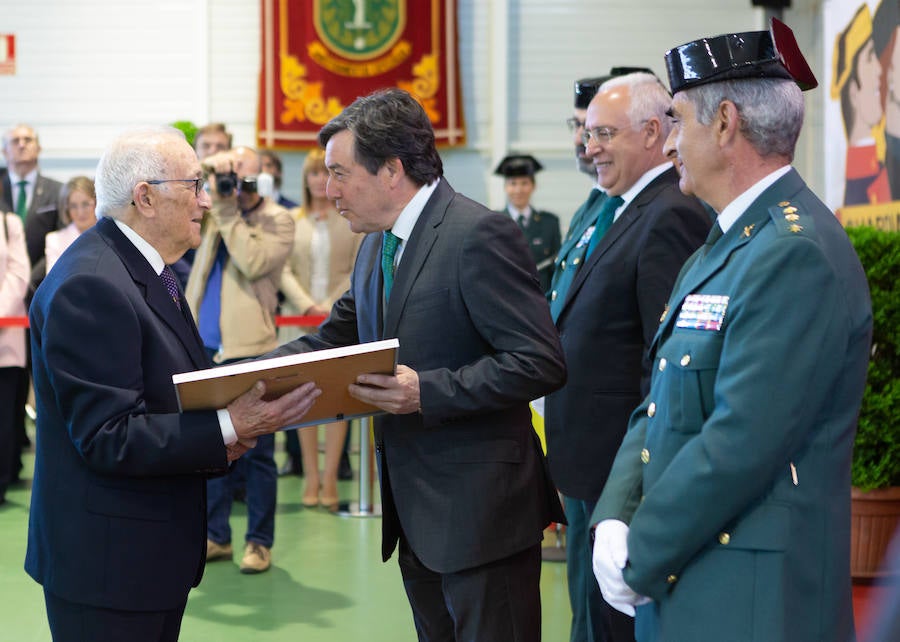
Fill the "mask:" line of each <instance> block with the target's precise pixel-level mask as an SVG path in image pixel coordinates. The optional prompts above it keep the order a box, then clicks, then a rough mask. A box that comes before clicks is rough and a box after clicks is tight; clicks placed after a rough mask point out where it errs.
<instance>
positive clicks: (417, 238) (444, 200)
mask: <svg viewBox="0 0 900 642" xmlns="http://www.w3.org/2000/svg"><path fill="white" fill-rule="evenodd" d="M455 194H456V193H455V192H454V191H453V188H452V187H450V185H449V184H448V183H447V180H446V179H444V178H442V179H441V182H440V184H439V185H438V187H437V189H436V190H435V191H434V193H433V194H432V195H431V198H430V199H428V202H427V203H426V204H425V207H424V208H423V209H422V213H421V214H420V215H419V220H418V221H416V225H415V227H413V231H412V234H411V235H410V237H409V240H408V241H407V242H406V245H405V246H404V248H403V257H402V259H401V262H400V265H399V266H398V268H397V272H396V274H394V285H393V287H392V289H391V300H390V301H389V302H388V306H387V313H386V314H385V319H384V336H385V337H392V336H394V335H395V334H396V332H397V324H398V323H399V321H400V315H401V313H402V312H403V307H404V306H405V305H406V299H407V297H408V296H409V292H410V289H411V288H412V284H413V283H414V282H415V280H416V278H417V277H418V275H419V273H420V272H421V271H422V268H423V267H424V266H425V260H426V259H427V258H428V255H429V254H430V253H431V248H432V247H433V246H434V242H435V241H436V240H437V237H438V229H439V228H440V224H441V222H442V221H443V220H444V214H445V213H446V212H447V207H448V206H449V205H450V201H452V200H453V197H454V196H455Z"/></svg>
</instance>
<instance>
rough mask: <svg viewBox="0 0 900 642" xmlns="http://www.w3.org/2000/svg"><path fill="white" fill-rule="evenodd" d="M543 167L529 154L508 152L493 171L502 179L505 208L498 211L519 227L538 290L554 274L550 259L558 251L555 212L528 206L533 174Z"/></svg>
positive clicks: (547, 282)
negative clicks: (537, 282)
mask: <svg viewBox="0 0 900 642" xmlns="http://www.w3.org/2000/svg"><path fill="white" fill-rule="evenodd" d="M542 169H544V166H543V165H541V164H540V163H539V162H538V161H537V159H536V158H535V157H534V156H531V155H530V154H510V155H509V156H507V157H506V158H504V159H503V160H502V161H500V164H499V165H497V168H496V169H495V170H494V173H495V174H497V175H498V176H503V179H504V180H503V189H504V190H505V191H506V209H505V210H501V213H506V214H509V215H510V216H511V217H512V218H513V220H514V221H516V222H517V223H518V224H519V227H521V228H522V232H523V233H524V234H525V240H526V241H527V242H528V247H529V248H530V249H531V256H532V257H533V258H534V262H535V264H536V265H537V269H538V277H540V279H541V291H543V292H546V291H547V290H548V289H549V288H550V277H551V276H553V259H555V258H556V253H557V252H558V251H559V244H560V231H559V217H558V216H557V215H556V214H553V213H552V212H545V211H543V210H539V209H536V208H534V207H532V206H531V195H532V194H533V193H534V188H535V186H536V185H535V180H534V175H535V174H537V173H538V172H539V171H541V170H542Z"/></svg>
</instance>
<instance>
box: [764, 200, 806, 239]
mask: <svg viewBox="0 0 900 642" xmlns="http://www.w3.org/2000/svg"><path fill="white" fill-rule="evenodd" d="M769 215H770V216H771V217H772V222H773V223H774V224H775V229H777V230H778V232H779V234H780V235H782V236H783V235H787V234H796V235H802V236H805V232H806V231H807V228H808V227H809V226H811V225H812V219H811V218H810V217H809V216H808V215H806V213H805V212H803V211H802V210H801V209H800V207H799V206H797V205H795V204H794V203H792V202H791V201H781V202H779V203H777V204H776V205H773V206H771V207H770V208H769Z"/></svg>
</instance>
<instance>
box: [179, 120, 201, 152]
mask: <svg viewBox="0 0 900 642" xmlns="http://www.w3.org/2000/svg"><path fill="white" fill-rule="evenodd" d="M172 127H174V128H175V129H180V130H181V131H182V133H183V134H184V137H185V138H186V139H187V142H188V145H190V146H191V147H193V146H194V137H195V136H196V135H197V130H198V129H199V128H198V127H197V126H196V125H195V124H194V123H193V122H192V121H190V120H176V121H175V122H174V123H172Z"/></svg>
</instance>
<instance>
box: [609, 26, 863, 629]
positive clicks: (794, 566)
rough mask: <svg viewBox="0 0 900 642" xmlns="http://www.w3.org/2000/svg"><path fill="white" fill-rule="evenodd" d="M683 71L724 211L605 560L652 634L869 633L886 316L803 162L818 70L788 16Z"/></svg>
mask: <svg viewBox="0 0 900 642" xmlns="http://www.w3.org/2000/svg"><path fill="white" fill-rule="evenodd" d="M773 34H774V35H773ZM666 63H667V67H668V71H669V83H670V85H671V87H672V92H673V94H674V97H673V99H672V106H671V111H670V113H671V114H672V117H673V119H674V121H675V126H674V128H673V130H672V132H671V134H670V135H669V140H668V141H667V143H666V149H667V152H669V153H671V154H672V155H673V157H675V159H676V162H677V163H678V165H679V167H680V171H681V181H680V186H681V189H682V190H683V191H685V192H689V193H695V194H696V195H697V196H698V197H700V198H702V199H703V200H705V201H706V202H707V203H709V205H710V206H711V207H712V208H713V209H714V210H715V212H716V213H717V218H716V223H715V224H714V225H713V229H712V231H711V232H710V235H709V238H708V240H707V242H706V244H705V245H704V247H703V249H702V250H701V251H699V252H697V253H696V254H694V255H693V256H692V257H691V258H690V259H689V260H688V262H687V263H686V264H685V266H684V269H683V270H682V272H681V274H680V275H679V278H678V281H677V282H676V284H675V286H674V288H673V291H672V296H671V297H670V298H669V302H668V304H667V306H666V312H665V314H664V315H663V319H662V322H661V324H660V326H659V329H658V330H657V332H656V336H655V337H654V339H653V343H652V344H651V347H650V357H651V359H652V361H653V368H652V372H653V378H652V382H651V385H650V393H649V394H648V395H647V397H646V398H645V400H644V401H643V403H642V404H641V405H640V406H639V407H638V408H637V409H636V410H635V412H634V414H633V415H632V417H631V420H630V423H629V426H628V433H627V435H626V437H625V440H624V441H623V443H622V446H621V448H620V449H619V452H618V454H617V455H616V459H615V463H614V464H613V468H612V472H611V473H610V476H609V481H608V482H607V485H606V487H605V488H604V489H603V493H602V495H601V497H600V499H599V501H598V503H597V507H596V510H595V512H594V515H593V516H592V523H595V524H597V527H596V529H595V535H596V544H595V549H594V570H595V573H596V576H597V578H598V581H599V582H600V587H601V590H602V591H603V595H604V596H605V597H606V598H607V600H609V601H610V602H611V603H613V604H614V605H615V606H616V608H618V609H620V610H622V611H625V612H634V611H635V607H636V609H637V614H636V628H637V630H638V631H639V636H638V637H639V639H640V640H642V641H644V640H657V639H658V640H691V641H692V642H705V641H713V640H715V641H719V640H729V642H793V641H796V640H816V641H823V642H824V641H835V642H838V641H840V642H843V641H845V640H851V639H853V638H854V630H853V629H854V627H853V612H852V600H851V591H850V561H849V560H850V455H851V451H852V448H853V436H854V433H855V430H856V416H857V412H858V410H859V405H860V401H861V398H862V393H863V388H864V386H865V379H866V368H867V365H868V356H869V342H870V340H871V333H872V310H871V305H870V302H869V296H868V287H867V285H866V278H865V274H864V272H863V269H862V267H861V266H860V263H859V260H858V259H857V257H856V254H855V253H854V251H853V248H852V246H851V245H850V242H849V240H848V239H847V235H846V233H845V232H844V230H843V229H842V228H841V225H840V223H839V222H838V221H837V219H836V218H835V216H834V215H833V214H832V213H831V211H829V209H828V208H827V207H826V206H825V205H824V204H823V203H822V202H821V201H820V200H819V199H818V198H816V196H815V195H814V194H813V193H812V191H810V189H809V188H808V187H807V186H806V184H805V183H804V182H803V180H802V179H801V178H800V176H799V175H798V174H797V172H796V171H795V170H793V169H792V168H791V166H790V163H791V159H792V158H793V155H794V147H795V145H796V141H797V137H798V136H799V133H800V128H801V125H802V123H803V107H804V104H803V103H804V101H803V96H802V93H801V89H802V88H811V87H814V86H815V85H816V81H815V78H814V77H813V75H812V73H811V72H810V71H809V67H808V66H807V65H806V62H805V60H804V59H803V56H802V55H801V54H800V52H799V50H798V48H797V45H796V42H795V41H794V39H793V35H792V34H791V33H790V31H789V30H787V27H785V26H784V25H783V24H781V23H779V22H778V21H777V20H773V32H772V34H770V32H768V31H754V32H745V33H738V34H729V35H723V36H718V37H713V38H703V39H701V40H697V41H694V42H691V43H688V44H686V45H682V46H680V47H677V48H675V49H673V50H672V51H670V52H668V53H667V54H666Z"/></svg>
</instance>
